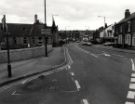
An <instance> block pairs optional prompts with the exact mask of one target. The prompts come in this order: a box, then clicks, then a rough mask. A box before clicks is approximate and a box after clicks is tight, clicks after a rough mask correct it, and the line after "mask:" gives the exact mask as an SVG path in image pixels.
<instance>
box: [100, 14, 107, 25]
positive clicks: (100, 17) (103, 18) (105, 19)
mask: <svg viewBox="0 0 135 104" xmlns="http://www.w3.org/2000/svg"><path fill="white" fill-rule="evenodd" d="M98 17H100V18H103V19H104V26H105V25H106V17H105V16H98Z"/></svg>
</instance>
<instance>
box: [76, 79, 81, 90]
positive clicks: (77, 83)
mask: <svg viewBox="0 0 135 104" xmlns="http://www.w3.org/2000/svg"><path fill="white" fill-rule="evenodd" d="M75 84H76V87H77V91H79V90H80V88H81V86H80V84H79V82H78V81H77V80H75Z"/></svg>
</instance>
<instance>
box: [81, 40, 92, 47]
mask: <svg viewBox="0 0 135 104" xmlns="http://www.w3.org/2000/svg"><path fill="white" fill-rule="evenodd" d="M81 44H82V45H86V46H91V45H92V43H91V42H84V41H83V42H82V43H81Z"/></svg>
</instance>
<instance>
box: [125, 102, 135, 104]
mask: <svg viewBox="0 0 135 104" xmlns="http://www.w3.org/2000/svg"><path fill="white" fill-rule="evenodd" d="M125 104H135V103H134V102H126V103H125Z"/></svg>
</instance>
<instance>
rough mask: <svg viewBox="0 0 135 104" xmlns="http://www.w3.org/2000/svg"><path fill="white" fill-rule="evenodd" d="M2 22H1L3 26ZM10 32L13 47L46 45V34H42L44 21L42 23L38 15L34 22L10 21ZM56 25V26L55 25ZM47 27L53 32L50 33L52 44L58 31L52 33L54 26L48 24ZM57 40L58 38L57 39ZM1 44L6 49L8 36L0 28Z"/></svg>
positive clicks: (49, 37)
mask: <svg viewBox="0 0 135 104" xmlns="http://www.w3.org/2000/svg"><path fill="white" fill-rule="evenodd" d="M1 25H2V24H0V27H1ZM7 25H8V32H9V45H10V48H11V49H18V48H27V47H36V46H42V45H44V35H43V34H41V30H42V29H43V28H44V27H45V26H44V24H43V23H40V22H39V20H38V17H37V15H35V17H34V23H33V24H17V23H8V24H7ZM53 27H55V26H53ZM45 29H47V30H50V33H51V34H48V43H49V44H52V41H53V39H54V38H53V35H54V34H55V33H56V32H57V31H58V30H57V29H58V28H56V30H55V31H54V33H53V34H52V27H48V26H46V27H45ZM55 40H56V39H55ZM0 45H1V48H2V49H6V36H5V34H3V33H2V30H1V29H0Z"/></svg>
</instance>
